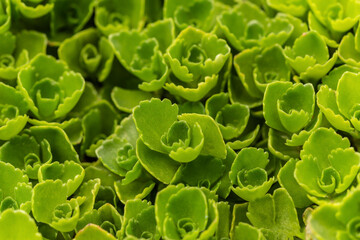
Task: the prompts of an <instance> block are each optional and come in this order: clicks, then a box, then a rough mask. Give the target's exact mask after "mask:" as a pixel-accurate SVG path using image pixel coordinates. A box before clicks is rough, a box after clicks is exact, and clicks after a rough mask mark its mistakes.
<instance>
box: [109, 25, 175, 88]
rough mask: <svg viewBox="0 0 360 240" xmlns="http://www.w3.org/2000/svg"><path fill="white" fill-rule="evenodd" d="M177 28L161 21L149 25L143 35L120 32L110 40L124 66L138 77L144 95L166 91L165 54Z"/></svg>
mask: <svg viewBox="0 0 360 240" xmlns="http://www.w3.org/2000/svg"><path fill="white" fill-rule="evenodd" d="M174 35H175V33H174V24H173V22H172V21H171V20H169V19H167V20H161V21H157V22H155V23H151V24H149V25H148V26H147V27H146V29H144V31H142V32H139V31H137V30H132V31H125V30H124V31H121V32H119V33H114V34H111V35H110V37H109V39H110V43H111V45H112V46H113V49H114V52H115V55H116V57H117V58H118V60H119V61H120V62H121V64H122V65H123V66H124V67H125V69H127V70H128V71H129V72H131V73H132V74H134V75H135V76H136V77H138V78H139V79H140V80H141V81H142V83H141V84H139V86H138V87H139V88H140V89H141V90H143V91H156V90H159V89H161V88H162V87H163V85H164V83H165V81H166V80H167V77H168V74H169V67H168V66H167V64H166V62H165V59H164V56H163V53H164V52H165V50H166V49H167V47H168V46H169V45H170V44H171V43H172V41H173V39H174Z"/></svg>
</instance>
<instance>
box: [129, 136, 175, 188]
mask: <svg viewBox="0 0 360 240" xmlns="http://www.w3.org/2000/svg"><path fill="white" fill-rule="evenodd" d="M136 155H137V156H138V158H139V161H140V163H141V165H142V166H143V167H144V168H145V169H146V170H147V171H148V172H149V173H150V174H151V175H152V176H153V177H155V178H156V179H158V180H159V181H161V182H163V183H166V184H169V183H170V182H171V180H172V178H173V176H174V175H175V173H176V171H177V169H178V168H179V163H178V162H176V161H174V160H172V159H171V158H170V157H169V156H167V155H166V154H162V153H160V152H156V151H153V150H151V149H150V148H149V147H147V146H146V145H145V144H144V142H143V141H142V140H141V138H139V139H138V141H137V144H136Z"/></svg>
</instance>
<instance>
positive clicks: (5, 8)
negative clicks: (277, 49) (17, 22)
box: [0, 0, 11, 33]
mask: <svg viewBox="0 0 360 240" xmlns="http://www.w3.org/2000/svg"><path fill="white" fill-rule="evenodd" d="M0 3H1V4H0V33H3V32H5V31H7V30H8V29H9V28H10V25H11V3H10V0H1V2H0Z"/></svg>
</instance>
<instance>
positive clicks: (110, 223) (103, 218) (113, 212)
mask: <svg viewBox="0 0 360 240" xmlns="http://www.w3.org/2000/svg"><path fill="white" fill-rule="evenodd" d="M80 207H81V206H80ZM89 224H96V225H95V226H98V227H99V228H101V229H103V230H104V232H106V233H108V235H109V236H112V237H114V236H116V235H117V234H118V232H119V233H120V230H121V229H122V226H123V225H122V216H121V215H120V213H119V212H118V210H117V209H116V208H115V207H114V206H113V205H111V204H109V203H106V204H104V205H103V206H101V207H100V208H98V209H91V211H88V212H86V213H85V214H84V215H83V216H82V217H81V218H80V219H79V221H78V222H77V225H76V230H77V231H78V232H79V233H80V232H81V231H82V229H84V228H86V226H87V225H89ZM101 239H103V238H101ZM111 239H113V238H111Z"/></svg>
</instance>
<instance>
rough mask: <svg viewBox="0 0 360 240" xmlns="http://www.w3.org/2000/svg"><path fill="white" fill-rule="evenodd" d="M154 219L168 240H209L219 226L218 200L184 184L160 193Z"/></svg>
mask: <svg viewBox="0 0 360 240" xmlns="http://www.w3.org/2000/svg"><path fill="white" fill-rule="evenodd" d="M155 216H156V224H157V228H158V231H159V232H160V234H161V236H163V238H165V239H210V237H212V236H213V235H214V234H215V232H216V230H217V227H218V222H219V213H218V209H217V206H216V199H214V197H212V196H211V195H209V193H207V192H206V191H205V190H203V189H201V188H195V187H184V186H183V185H181V184H180V185H176V186H175V185H169V186H167V187H166V188H165V189H163V190H161V191H160V192H158V194H157V195H156V199H155Z"/></svg>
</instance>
